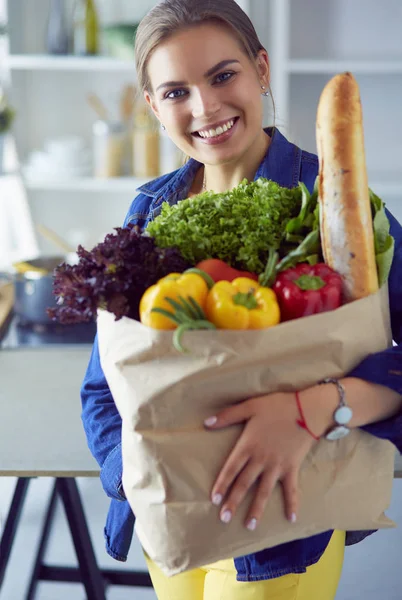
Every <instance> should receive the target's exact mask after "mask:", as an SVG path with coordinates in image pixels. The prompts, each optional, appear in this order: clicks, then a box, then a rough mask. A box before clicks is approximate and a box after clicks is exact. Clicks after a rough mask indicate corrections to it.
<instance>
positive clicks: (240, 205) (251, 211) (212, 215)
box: [147, 178, 302, 273]
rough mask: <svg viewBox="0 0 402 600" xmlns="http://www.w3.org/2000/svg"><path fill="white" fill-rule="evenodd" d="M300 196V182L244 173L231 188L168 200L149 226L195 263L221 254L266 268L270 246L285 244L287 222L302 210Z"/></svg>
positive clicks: (238, 263) (159, 240) (162, 243)
mask: <svg viewBox="0 0 402 600" xmlns="http://www.w3.org/2000/svg"><path fill="white" fill-rule="evenodd" d="M301 201H302V190H301V188H300V187H296V188H292V189H288V188H283V187H281V186H279V185H278V184H277V183H275V182H274V181H269V180H267V179H264V178H259V179H257V180H256V181H253V182H250V183H249V182H248V181H247V180H246V179H244V180H243V181H242V182H241V183H240V185H238V186H237V187H235V188H234V189H233V190H231V191H229V192H226V193H221V194H216V193H213V192H204V193H202V194H199V195H198V196H195V197H193V198H191V199H186V200H182V201H180V202H178V203H177V204H175V205H173V206H170V205H169V204H168V203H164V204H163V206H162V210H161V213H160V215H159V216H158V217H156V218H155V220H154V221H151V222H150V223H149V225H148V227H147V232H148V233H149V234H150V235H151V236H152V237H153V238H154V239H155V242H156V244H157V245H158V246H159V247H162V248H166V247H169V246H176V247H177V248H178V249H179V250H180V252H181V254H182V255H183V256H184V257H185V258H186V259H187V260H189V261H190V262H192V263H193V264H196V263H198V262H199V261H201V260H204V259H206V258H219V259H221V260H223V261H225V262H227V263H228V264H230V265H231V266H233V267H236V268H241V269H243V270H247V271H249V272H253V273H261V272H262V271H263V269H264V267H265V265H266V262H267V259H268V254H269V250H270V248H273V249H275V250H277V249H279V248H280V247H281V244H282V242H283V237H284V232H285V229H286V224H287V223H288V222H289V221H290V220H291V219H293V218H294V217H296V216H297V215H298V214H299V212H300V208H301ZM293 246H294V244H293Z"/></svg>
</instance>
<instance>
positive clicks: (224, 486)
mask: <svg viewBox="0 0 402 600" xmlns="http://www.w3.org/2000/svg"><path fill="white" fill-rule="evenodd" d="M248 460H249V454H248V452H246V450H243V451H241V450H240V449H239V448H237V446H236V447H235V449H234V450H233V452H232V453H231V454H230V456H229V458H228V459H227V461H226V463H225V464H224V465H223V468H222V470H221V472H220V473H219V475H218V477H217V480H216V482H215V485H214V487H213V489H212V504H215V506H220V504H221V503H222V500H223V498H224V497H225V496H226V495H227V493H228V490H229V489H230V487H231V485H232V484H233V482H234V481H235V479H236V477H237V476H238V475H239V473H241V472H242V470H243V468H244V467H245V465H246V464H247V462H248ZM223 512H224V510H223V511H221V518H222V516H223ZM224 518H226V519H227V520H226V521H224V522H226V523H228V522H229V521H230V520H231V515H228V514H226V515H225V517H224Z"/></svg>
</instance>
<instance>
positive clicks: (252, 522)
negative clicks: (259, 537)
mask: <svg viewBox="0 0 402 600" xmlns="http://www.w3.org/2000/svg"><path fill="white" fill-rule="evenodd" d="M256 527H257V519H250V521H249V522H248V523H247V529H249V530H250V531H254V529H255V528H256Z"/></svg>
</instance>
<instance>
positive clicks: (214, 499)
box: [212, 494, 222, 506]
mask: <svg viewBox="0 0 402 600" xmlns="http://www.w3.org/2000/svg"><path fill="white" fill-rule="evenodd" d="M221 502H222V495H221V494H214V495H213V496H212V504H214V505H215V506H219V505H220V503H221Z"/></svg>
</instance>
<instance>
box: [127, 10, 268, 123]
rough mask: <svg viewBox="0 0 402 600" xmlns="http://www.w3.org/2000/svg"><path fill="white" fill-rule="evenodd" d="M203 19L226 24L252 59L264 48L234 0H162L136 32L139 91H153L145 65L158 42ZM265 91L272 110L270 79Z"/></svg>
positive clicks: (198, 23)
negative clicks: (269, 97) (269, 98)
mask: <svg viewBox="0 0 402 600" xmlns="http://www.w3.org/2000/svg"><path fill="white" fill-rule="evenodd" d="M205 22H215V23H219V24H221V25H224V26H226V27H227V28H229V29H230V30H231V31H232V33H234V35H235V36H236V37H237V39H238V40H239V42H240V44H241V46H242V49H243V50H244V52H245V53H246V54H247V56H248V57H249V58H250V60H251V61H253V59H255V58H257V56H258V52H259V51H260V50H265V48H264V46H263V45H262V44H261V42H260V40H259V38H258V35H257V32H256V30H255V28H254V25H253V24H252V22H251V21H250V19H249V17H248V16H247V15H246V13H245V12H244V11H243V10H242V9H241V8H240V6H239V5H238V4H237V3H236V2H235V0H163V2H160V3H159V4H157V5H156V6H155V7H154V8H153V9H152V10H151V11H150V12H149V13H148V14H147V15H146V16H145V17H144V18H143V19H142V21H141V23H140V25H139V26H138V29H137V32H136V36H135V63H136V71H137V77H138V83H139V86H140V89H141V91H143V92H144V91H147V92H148V93H152V86H151V82H150V80H149V76H148V69H147V66H148V61H149V59H150V57H151V54H152V52H153V51H154V50H155V49H156V48H157V47H158V45H159V44H160V43H161V42H162V41H164V40H166V39H167V38H169V37H170V36H172V35H173V34H174V33H176V32H178V31H179V30H181V29H186V28H189V27H194V26H196V25H201V24H204V23H205ZM265 51H266V50H265ZM268 91H269V93H270V96H271V99H272V103H273V108H274V114H275V105H274V101H273V98H272V92H271V87H270V84H269V83H268Z"/></svg>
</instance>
